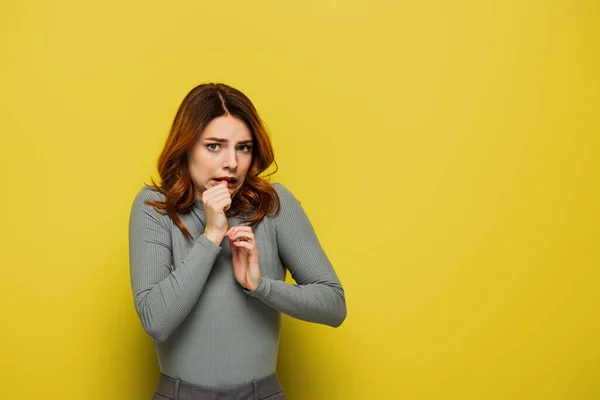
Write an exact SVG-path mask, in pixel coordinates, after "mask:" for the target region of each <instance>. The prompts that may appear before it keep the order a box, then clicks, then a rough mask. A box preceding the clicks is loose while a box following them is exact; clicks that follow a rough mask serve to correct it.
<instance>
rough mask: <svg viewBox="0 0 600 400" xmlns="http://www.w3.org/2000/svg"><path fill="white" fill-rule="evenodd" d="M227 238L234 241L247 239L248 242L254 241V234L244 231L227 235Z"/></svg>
mask: <svg viewBox="0 0 600 400" xmlns="http://www.w3.org/2000/svg"><path fill="white" fill-rule="evenodd" d="M229 237H230V238H232V239H233V240H236V239H247V240H249V241H254V234H253V233H252V232H246V231H240V230H237V231H234V232H233V233H231V234H229Z"/></svg>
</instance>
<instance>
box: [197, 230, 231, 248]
mask: <svg viewBox="0 0 600 400" xmlns="http://www.w3.org/2000/svg"><path fill="white" fill-rule="evenodd" d="M202 236H205V237H207V238H208V239H210V240H211V241H213V242H214V243H215V244H217V245H218V246H220V245H221V242H222V241H223V238H224V237H225V234H224V233H219V232H214V231H204V233H203V234H202Z"/></svg>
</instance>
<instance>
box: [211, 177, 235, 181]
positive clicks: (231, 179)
mask: <svg viewBox="0 0 600 400" xmlns="http://www.w3.org/2000/svg"><path fill="white" fill-rule="evenodd" d="M214 180H216V181H227V182H235V181H236V179H235V178H234V177H232V176H221V177H219V178H214Z"/></svg>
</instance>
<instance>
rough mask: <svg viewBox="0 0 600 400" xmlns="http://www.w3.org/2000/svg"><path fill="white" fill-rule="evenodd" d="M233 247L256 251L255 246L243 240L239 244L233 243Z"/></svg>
mask: <svg viewBox="0 0 600 400" xmlns="http://www.w3.org/2000/svg"><path fill="white" fill-rule="evenodd" d="M233 245H234V246H236V247H243V248H245V249H248V250H254V246H252V245H251V244H250V243H248V242H244V241H243V240H240V241H238V242H233Z"/></svg>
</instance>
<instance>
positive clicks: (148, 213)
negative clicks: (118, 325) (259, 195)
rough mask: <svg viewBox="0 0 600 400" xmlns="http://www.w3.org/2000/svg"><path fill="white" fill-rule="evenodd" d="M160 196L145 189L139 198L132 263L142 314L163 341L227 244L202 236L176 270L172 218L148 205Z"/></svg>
mask: <svg viewBox="0 0 600 400" xmlns="http://www.w3.org/2000/svg"><path fill="white" fill-rule="evenodd" d="M158 195H160V194H159V193H156V192H153V191H151V190H141V191H140V192H139V193H138V194H137V196H136V198H135V200H134V201H133V205H132V207H131V216H130V220H129V264H130V276H131V286H132V291H133V298H134V303H135V309H136V312H137V314H138V316H139V318H140V320H141V321H142V325H143V327H144V330H145V331H146V332H147V333H148V334H149V335H150V336H151V337H152V338H153V339H154V340H155V341H157V342H159V343H160V342H164V341H165V340H166V339H167V338H168V337H169V335H171V333H173V331H174V330H175V329H176V328H177V327H178V326H179V325H180V324H181V323H182V322H183V320H184V319H185V318H186V317H187V316H188V314H189V313H190V311H191V310H192V308H193V307H194V305H195V304H196V301H197V300H198V298H199V297H200V293H201V292H202V289H203V288H204V284H205V283H206V280H207V278H208V275H209V273H210V271H211V269H212V266H213V264H214V262H215V260H216V259H217V256H218V255H219V252H220V251H221V249H222V248H221V247H220V246H218V245H217V244H216V243H214V242H212V241H211V240H210V239H208V238H207V237H206V236H204V235H201V236H200V237H199V238H198V239H196V242H195V243H194V247H192V249H191V250H190V252H189V253H188V255H187V257H186V258H185V260H183V261H182V262H181V263H180V264H179V265H178V266H177V268H176V269H173V265H172V263H171V260H172V240H171V231H170V228H169V225H171V224H169V222H168V221H166V218H169V217H168V216H165V215H162V214H160V213H158V212H157V211H156V210H154V208H153V207H152V206H150V205H147V204H144V200H151V199H153V200H156V199H158V198H159V197H158ZM177 229H179V228H177Z"/></svg>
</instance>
